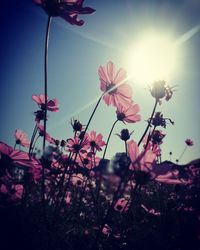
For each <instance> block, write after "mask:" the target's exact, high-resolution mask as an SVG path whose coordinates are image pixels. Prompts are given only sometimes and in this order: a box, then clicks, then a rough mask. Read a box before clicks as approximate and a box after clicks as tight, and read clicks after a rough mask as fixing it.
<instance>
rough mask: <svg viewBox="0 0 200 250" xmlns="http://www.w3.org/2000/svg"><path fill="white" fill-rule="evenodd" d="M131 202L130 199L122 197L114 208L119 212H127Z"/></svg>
mask: <svg viewBox="0 0 200 250" xmlns="http://www.w3.org/2000/svg"><path fill="white" fill-rule="evenodd" d="M129 206H130V204H128V200H126V199H124V198H120V199H119V200H118V201H117V202H116V203H115V206H114V209H115V210H116V211H118V212H126V211H128V209H129Z"/></svg>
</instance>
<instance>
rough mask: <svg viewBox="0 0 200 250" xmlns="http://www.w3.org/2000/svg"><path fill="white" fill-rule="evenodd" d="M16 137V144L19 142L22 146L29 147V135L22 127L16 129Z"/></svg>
mask: <svg viewBox="0 0 200 250" xmlns="http://www.w3.org/2000/svg"><path fill="white" fill-rule="evenodd" d="M15 139H16V144H19V145H21V146H22V147H29V145H30V142H29V140H28V137H27V135H26V134H25V133H24V132H22V131H21V130H20V129H16V130H15Z"/></svg>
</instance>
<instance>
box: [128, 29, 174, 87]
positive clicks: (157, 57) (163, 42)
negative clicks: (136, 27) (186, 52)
mask: <svg viewBox="0 0 200 250" xmlns="http://www.w3.org/2000/svg"><path fill="white" fill-rule="evenodd" d="M177 52H178V51H177V45H176V43H175V42H173V41H172V40H171V39H169V38H168V37H166V36H161V35H155V34H154V35H150V36H144V37H143V38H142V39H141V40H139V41H138V42H136V43H135V44H134V46H132V47H131V48H130V49H129V50H128V51H127V55H126V59H125V67H126V69H127V71H128V75H130V76H131V77H132V78H133V79H134V80H136V81H138V82H143V83H147V84H148V83H151V82H152V81H155V80H169V78H170V77H171V75H172V73H173V71H174V70H175V68H176V66H177V65H176V57H177Z"/></svg>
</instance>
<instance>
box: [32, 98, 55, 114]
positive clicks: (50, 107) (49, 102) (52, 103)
mask: <svg viewBox="0 0 200 250" xmlns="http://www.w3.org/2000/svg"><path fill="white" fill-rule="evenodd" d="M32 99H33V101H34V102H36V103H37V104H38V105H39V107H40V108H41V109H42V110H45V95H44V94H40V95H32ZM47 110H49V111H51V112H57V111H58V110H59V106H58V100H57V99H52V100H49V99H48V97H47Z"/></svg>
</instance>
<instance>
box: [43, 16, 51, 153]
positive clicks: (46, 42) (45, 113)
mask: <svg viewBox="0 0 200 250" xmlns="http://www.w3.org/2000/svg"><path fill="white" fill-rule="evenodd" d="M50 25H51V16H48V20H47V26H46V36H45V49H44V96H45V110H44V137H43V151H44V150H45V142H46V140H45V139H46V127H47V87H48V47H49V32H50Z"/></svg>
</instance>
